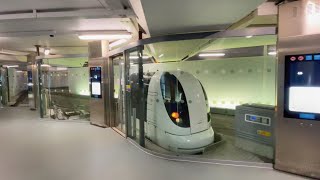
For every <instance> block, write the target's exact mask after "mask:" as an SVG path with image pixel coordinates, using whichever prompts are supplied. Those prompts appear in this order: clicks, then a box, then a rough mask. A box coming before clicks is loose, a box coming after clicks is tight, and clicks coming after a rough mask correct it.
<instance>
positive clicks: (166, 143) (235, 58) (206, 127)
mask: <svg viewBox="0 0 320 180" xmlns="http://www.w3.org/2000/svg"><path fill="white" fill-rule="evenodd" d="M276 39H277V38H276V36H271V35H267V36H254V37H249V38H248V37H232V38H221V39H201V40H184V41H171V42H161V43H155V44H151V45H146V46H145V47H144V51H143V77H141V76H140V77H139V76H137V75H136V74H135V73H137V72H138V67H134V65H137V64H136V63H137V61H134V60H132V59H131V61H130V62H131V66H130V75H131V78H130V82H131V85H132V86H131V91H132V92H134V89H135V88H138V86H137V84H138V82H140V81H141V82H144V87H145V90H144V91H145V93H144V98H145V99H146V100H145V102H144V103H143V104H142V103H140V104H138V102H140V101H138V100H136V103H135V104H137V106H136V107H135V108H136V109H139V108H142V106H145V109H146V120H145V145H146V147H147V148H149V149H151V150H154V151H158V152H161V153H167V154H174V155H176V154H178V155H188V156H195V155H196V156H197V157H204V158H212V159H220V160H233V161H249V162H266V163H271V162H272V161H273V156H274V155H273V151H274V150H273V147H274V140H273V137H274V130H273V125H274V123H275V122H274V114H275V105H276V104H275V103H276V102H275V99H276V86H275V84H276V82H275V79H276V49H275V44H276ZM134 55H135V56H137V53H136V52H135V54H130V56H134ZM135 86H136V87H135ZM137 97H139V98H141V96H137ZM137 119H138V118H137ZM135 129H136V131H138V126H137V125H136V128H135ZM134 137H135V136H134Z"/></svg>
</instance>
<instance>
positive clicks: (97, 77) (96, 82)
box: [90, 67, 102, 98]
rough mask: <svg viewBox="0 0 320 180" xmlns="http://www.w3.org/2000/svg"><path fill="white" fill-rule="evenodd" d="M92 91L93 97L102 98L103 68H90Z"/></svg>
mask: <svg viewBox="0 0 320 180" xmlns="http://www.w3.org/2000/svg"><path fill="white" fill-rule="evenodd" d="M90 91H91V97H93V98H102V89H101V67H90Z"/></svg>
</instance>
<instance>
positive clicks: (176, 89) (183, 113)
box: [160, 73, 190, 128]
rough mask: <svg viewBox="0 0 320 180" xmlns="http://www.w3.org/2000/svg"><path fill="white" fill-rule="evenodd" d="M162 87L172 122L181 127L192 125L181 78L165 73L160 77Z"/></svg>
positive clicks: (164, 100)
mask: <svg viewBox="0 0 320 180" xmlns="http://www.w3.org/2000/svg"><path fill="white" fill-rule="evenodd" d="M160 87H161V92H162V97H163V102H164V104H165V107H166V110H167V113H168V115H169V117H170V118H171V120H172V122H173V123H174V124H176V125H177V126H179V127H183V128H188V127H190V118H189V109H188V104H187V99H186V95H185V93H184V91H183V88H182V86H181V84H180V82H179V80H178V79H177V78H176V76H174V75H172V74H170V73H164V74H163V75H162V76H161V79H160Z"/></svg>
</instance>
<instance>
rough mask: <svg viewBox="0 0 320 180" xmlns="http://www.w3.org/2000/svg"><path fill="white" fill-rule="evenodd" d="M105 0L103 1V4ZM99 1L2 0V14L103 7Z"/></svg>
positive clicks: (0, 2)
mask: <svg viewBox="0 0 320 180" xmlns="http://www.w3.org/2000/svg"><path fill="white" fill-rule="evenodd" d="M103 1H104V0H101V2H103ZM101 2H100V1H99V0H1V1H0V4H1V6H0V12H6V11H23V10H33V9H60V8H89V7H90V8H91V7H103V5H102V3H101Z"/></svg>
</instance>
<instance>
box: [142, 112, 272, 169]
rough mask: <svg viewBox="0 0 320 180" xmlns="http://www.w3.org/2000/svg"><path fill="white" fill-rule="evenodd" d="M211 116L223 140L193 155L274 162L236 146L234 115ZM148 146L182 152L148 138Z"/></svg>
mask: <svg viewBox="0 0 320 180" xmlns="http://www.w3.org/2000/svg"><path fill="white" fill-rule="evenodd" d="M211 117H212V127H213V129H214V131H215V132H216V133H219V134H221V135H222V141H221V142H219V143H218V144H216V145H213V146H210V147H208V148H207V149H206V150H205V152H204V153H203V154H199V155H191V156H196V157H200V158H206V159H218V160H232V161H247V162H258V163H272V160H271V159H268V158H265V157H262V156H259V155H256V154H253V153H251V152H248V151H245V150H243V149H240V148H238V147H236V146H235V139H236V137H235V129H234V116H228V115H218V114H214V115H212V116H211ZM146 148H147V149H150V150H153V151H155V152H160V153H163V154H170V155H180V156H181V154H177V153H174V152H170V151H168V150H166V149H164V148H162V147H160V146H158V145H156V144H154V143H153V142H151V141H150V140H148V139H147V140H146ZM189 156H190V155H189Z"/></svg>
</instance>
